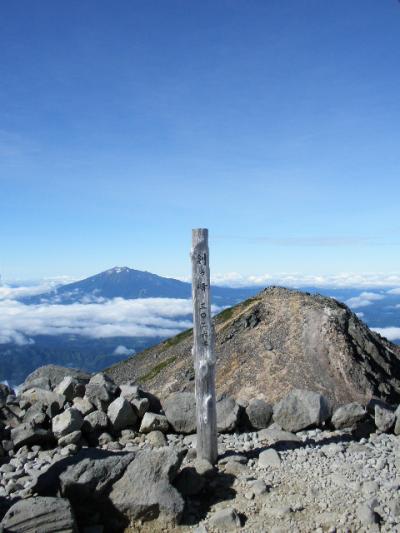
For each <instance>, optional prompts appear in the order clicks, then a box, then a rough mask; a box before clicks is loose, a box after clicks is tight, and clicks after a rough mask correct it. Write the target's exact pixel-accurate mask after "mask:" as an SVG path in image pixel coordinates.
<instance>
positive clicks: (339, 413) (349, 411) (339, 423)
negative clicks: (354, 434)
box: [332, 402, 367, 429]
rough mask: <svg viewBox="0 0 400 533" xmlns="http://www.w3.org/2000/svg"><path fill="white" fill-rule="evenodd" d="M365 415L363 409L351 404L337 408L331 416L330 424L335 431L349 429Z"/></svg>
mask: <svg viewBox="0 0 400 533" xmlns="http://www.w3.org/2000/svg"><path fill="white" fill-rule="evenodd" d="M366 415H367V411H366V409H365V407H363V406H362V405H361V404H359V403H356V402H353V403H348V404H346V405H342V406H340V407H338V408H337V409H336V410H335V412H334V413H333V416H332V424H333V426H334V428H335V429H343V428H351V427H352V426H354V425H355V424H356V423H357V422H360V421H361V420H363V419H364V418H365V417H366Z"/></svg>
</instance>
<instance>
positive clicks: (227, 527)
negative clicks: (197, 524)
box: [209, 507, 241, 531]
mask: <svg viewBox="0 0 400 533" xmlns="http://www.w3.org/2000/svg"><path fill="white" fill-rule="evenodd" d="M209 522H210V526H211V527H213V528H216V529H218V530H220V531H231V530H232V529H236V528H238V527H240V526H241V521H240V517H239V515H238V513H237V512H236V511H235V509H232V508H231V507H227V508H226V509H221V510H220V511H216V512H215V513H214V514H213V515H211V517H210V520H209Z"/></svg>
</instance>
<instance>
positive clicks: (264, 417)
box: [246, 400, 272, 429]
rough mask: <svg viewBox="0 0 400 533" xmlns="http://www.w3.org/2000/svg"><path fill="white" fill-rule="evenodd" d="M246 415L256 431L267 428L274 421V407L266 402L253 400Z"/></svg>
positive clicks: (247, 408)
mask: <svg viewBox="0 0 400 533" xmlns="http://www.w3.org/2000/svg"><path fill="white" fill-rule="evenodd" d="M246 414H247V417H248V419H249V422H250V424H251V425H252V427H253V428H254V429H263V428H267V427H268V426H269V424H270V422H271V419H272V405H270V404H269V403H267V402H265V401H264V400H251V401H250V403H249V405H248V406H247V407H246Z"/></svg>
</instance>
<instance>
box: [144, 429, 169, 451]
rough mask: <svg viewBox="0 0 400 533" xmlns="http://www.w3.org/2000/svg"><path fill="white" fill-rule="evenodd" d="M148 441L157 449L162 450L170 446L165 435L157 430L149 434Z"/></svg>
mask: <svg viewBox="0 0 400 533" xmlns="http://www.w3.org/2000/svg"><path fill="white" fill-rule="evenodd" d="M146 441H147V442H148V443H149V444H151V445H152V446H154V447H155V448H161V447H162V446H166V445H167V444H168V443H167V439H166V438H165V435H164V433H162V432H161V431H157V430H156V431H150V433H148V434H147V436H146Z"/></svg>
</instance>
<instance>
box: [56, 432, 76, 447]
mask: <svg viewBox="0 0 400 533" xmlns="http://www.w3.org/2000/svg"><path fill="white" fill-rule="evenodd" d="M81 438H82V431H73V432H72V433H68V434H67V435H64V437H60V438H59V439H58V445H59V446H61V447H63V446H68V445H69V444H78V442H79V441H80V440H81Z"/></svg>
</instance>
